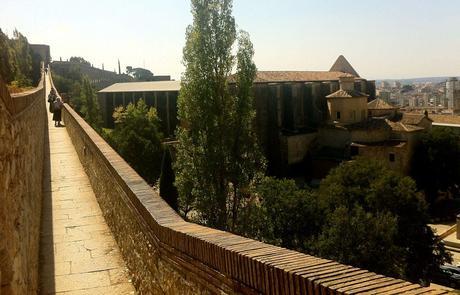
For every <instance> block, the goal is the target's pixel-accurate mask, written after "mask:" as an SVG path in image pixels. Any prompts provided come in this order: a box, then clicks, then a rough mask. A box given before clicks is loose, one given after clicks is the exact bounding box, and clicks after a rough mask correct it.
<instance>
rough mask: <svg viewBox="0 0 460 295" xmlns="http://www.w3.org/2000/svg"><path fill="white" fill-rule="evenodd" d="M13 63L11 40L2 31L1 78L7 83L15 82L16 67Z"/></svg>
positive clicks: (0, 47) (0, 51)
mask: <svg viewBox="0 0 460 295" xmlns="http://www.w3.org/2000/svg"><path fill="white" fill-rule="evenodd" d="M12 62H13V61H12V56H11V47H10V41H9V38H8V36H7V35H6V34H4V33H3V32H2V30H1V29H0V76H1V77H2V79H3V81H4V82H6V83H10V82H11V81H13V80H14V65H13V64H12Z"/></svg>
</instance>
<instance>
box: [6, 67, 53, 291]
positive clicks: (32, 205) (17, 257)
mask: <svg viewBox="0 0 460 295" xmlns="http://www.w3.org/2000/svg"><path fill="white" fill-rule="evenodd" d="M46 122H47V121H46V107H45V84H44V75H43V74H42V79H41V81H40V83H39V85H38V86H37V87H36V88H35V89H33V90H31V91H28V92H24V93H18V94H14V95H10V93H9V92H8V88H7V87H6V85H5V83H4V82H3V81H2V80H1V79H0V204H1V206H0V273H1V278H0V285H1V289H0V290H1V291H0V293H5V294H35V293H37V291H38V250H39V237H40V217H41V206H42V203H41V200H42V194H43V167H44V152H45V138H46V136H45V131H46V128H45V127H46Z"/></svg>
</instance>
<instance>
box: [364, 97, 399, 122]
mask: <svg viewBox="0 0 460 295" xmlns="http://www.w3.org/2000/svg"><path fill="white" fill-rule="evenodd" d="M398 109H399V108H398V107H395V106H392V105H391V104H389V103H387V102H386V101H384V100H383V99H380V98H377V99H374V100H373V101H371V102H369V103H368V104H367V110H368V113H369V117H391V118H393V117H395V116H396V114H397V113H398Z"/></svg>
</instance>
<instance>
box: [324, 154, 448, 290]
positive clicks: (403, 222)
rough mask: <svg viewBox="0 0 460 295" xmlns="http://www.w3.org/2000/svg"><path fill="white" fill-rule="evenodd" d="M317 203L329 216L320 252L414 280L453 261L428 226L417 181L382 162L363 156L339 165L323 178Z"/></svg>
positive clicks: (424, 206) (356, 264)
mask: <svg viewBox="0 0 460 295" xmlns="http://www.w3.org/2000/svg"><path fill="white" fill-rule="evenodd" d="M318 203H319V208H320V210H321V212H322V214H324V216H325V219H324V225H323V229H322V234H321V236H320V237H319V241H318V245H317V253H318V254H319V255H321V256H324V257H327V258H330V259H334V260H337V261H340V262H342V263H349V264H353V265H355V266H360V267H363V268H367V269H369V270H372V271H376V272H379V273H383V274H387V275H397V276H400V277H404V278H407V279H410V280H414V281H416V280H418V279H421V278H424V279H425V278H426V277H427V275H428V274H429V273H431V272H432V271H434V270H435V269H436V268H437V267H438V266H439V265H440V264H443V263H444V262H448V261H450V256H449V255H448V254H447V252H446V251H445V249H444V246H443V244H442V243H441V242H440V240H439V239H438V238H437V237H436V236H435V235H434V233H433V232H432V230H431V228H430V227H429V226H428V225H427V223H428V222H429V216H428V213H427V206H426V202H425V200H424V199H423V197H422V196H421V195H420V194H419V193H418V192H417V190H416V185H415V182H414V181H413V180H412V179H411V178H409V177H403V176H401V175H399V174H397V173H395V172H393V171H391V170H389V169H388V168H386V167H384V166H383V164H381V163H379V162H376V161H373V160H369V159H364V158H358V159H357V160H355V161H352V162H348V163H344V164H342V165H341V166H340V167H338V168H336V169H334V170H333V171H332V172H331V173H330V174H329V175H328V176H327V177H326V178H325V179H324V180H323V181H322V182H321V185H320V188H319V193H318ZM338 245H340V246H338ZM379 259H380V260H381V262H379V261H377V260H379Z"/></svg>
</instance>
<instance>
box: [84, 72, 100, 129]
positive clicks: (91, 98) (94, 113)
mask: <svg viewBox="0 0 460 295" xmlns="http://www.w3.org/2000/svg"><path fill="white" fill-rule="evenodd" d="M80 97H81V103H82V106H81V112H82V114H83V116H84V118H85V120H86V122H88V124H90V125H91V126H92V127H93V128H94V129H99V128H100V126H101V124H102V117H101V112H100V109H99V103H98V101H97V95H96V93H95V91H94V88H93V86H91V82H90V81H89V79H88V78H87V77H84V78H83V81H82V86H81V92H80Z"/></svg>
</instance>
